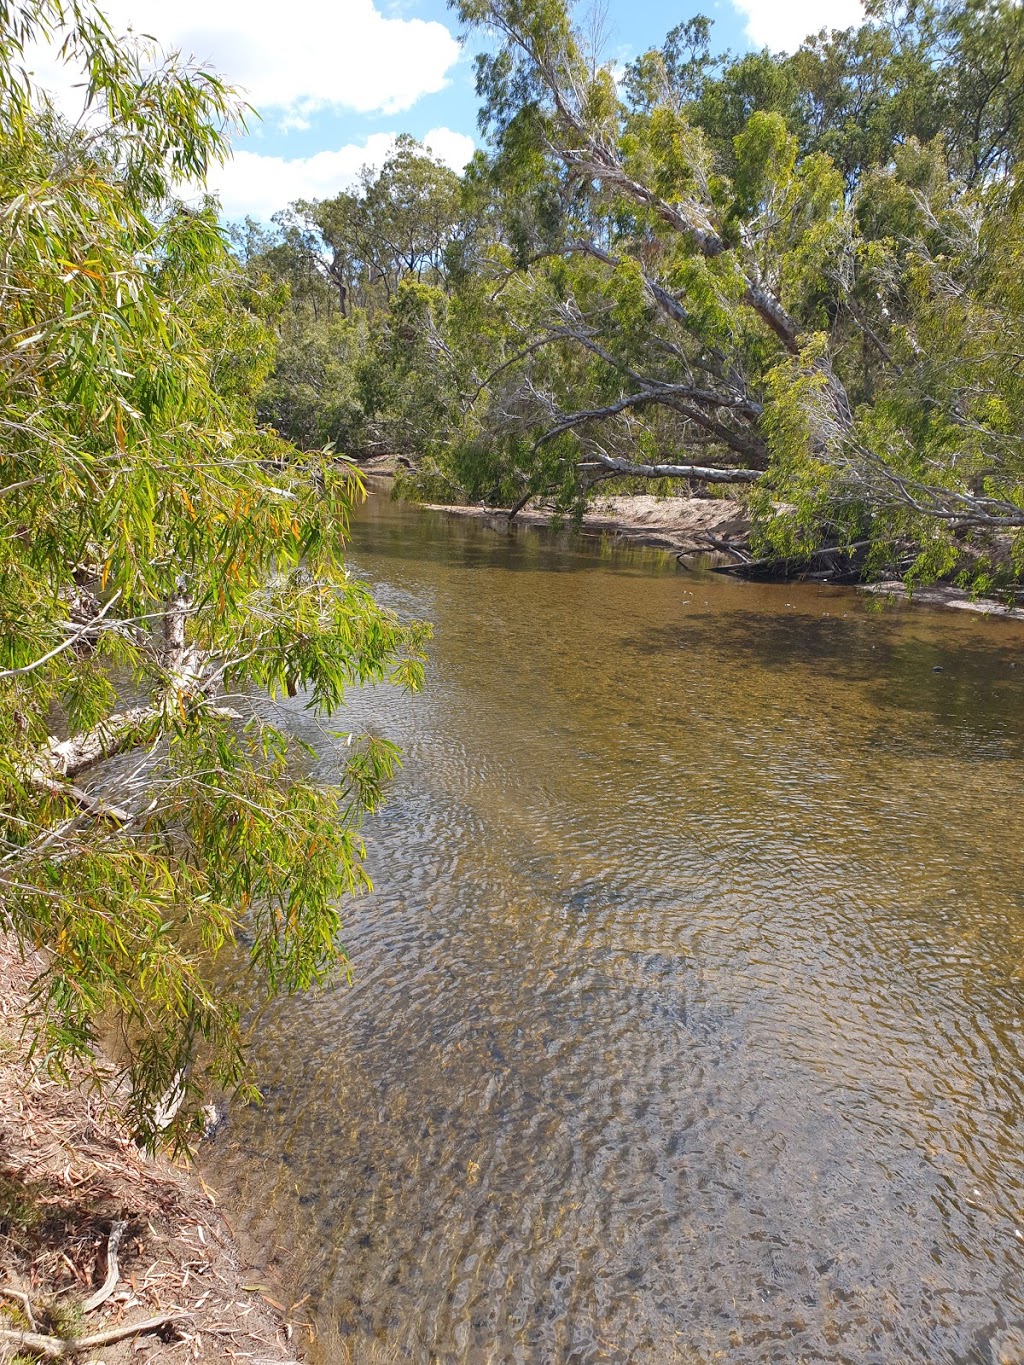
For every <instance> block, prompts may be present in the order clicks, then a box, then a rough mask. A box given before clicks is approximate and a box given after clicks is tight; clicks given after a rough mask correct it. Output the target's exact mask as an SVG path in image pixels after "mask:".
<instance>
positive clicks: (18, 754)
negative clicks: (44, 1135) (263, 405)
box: [0, 0, 425, 1142]
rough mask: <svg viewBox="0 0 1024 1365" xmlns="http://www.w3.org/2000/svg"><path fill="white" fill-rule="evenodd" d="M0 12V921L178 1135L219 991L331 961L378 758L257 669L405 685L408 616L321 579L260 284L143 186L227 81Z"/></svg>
mask: <svg viewBox="0 0 1024 1365" xmlns="http://www.w3.org/2000/svg"><path fill="white" fill-rule="evenodd" d="M47 32H53V33H56V34H57V35H58V36H59V37H61V38H63V41H64V42H65V44H66V46H67V49H68V50H69V51H73V52H77V53H79V54H80V55H81V56H82V57H84V59H85V60H86V62H87V65H88V70H89V73H90V82H91V83H90V89H89V94H90V97H91V99H92V103H93V107H94V111H95V114H96V116H95V118H93V119H92V120H91V121H90V122H88V123H87V124H85V125H83V126H82V127H71V126H70V125H68V124H66V123H64V122H63V121H62V120H61V118H60V117H59V116H58V115H57V113H56V112H55V111H54V110H53V109H52V108H51V107H50V105H49V104H48V103H47V101H46V99H45V96H43V95H42V94H40V93H38V92H35V93H33V92H30V90H29V88H28V85H27V81H26V78H25V77H24V75H23V74H22V72H21V64H22V59H23V47H24V44H25V43H26V42H28V41H30V40H32V39H34V38H36V37H38V36H40V35H43V34H45V33H47ZM0 34H2V35H3V36H2V41H0V128H2V130H3V131H2V134H0V184H2V211H0V243H2V251H0V260H2V262H3V265H2V268H0V291H2V299H3V307H2V311H0V317H2V323H0V387H2V403H0V426H2V430H3V450H4V457H3V462H2V464H0V499H2V501H3V505H4V509H5V514H6V520H7V527H8V534H7V535H5V536H4V537H3V539H2V541H0V639H2V644H0V693H2V704H0V788H2V804H3V810H4V816H3V824H2V844H0V882H2V897H3V898H2V901H0V926H2V927H3V928H4V929H6V930H9V931H13V933H14V934H15V936H16V937H17V939H18V940H19V941H20V942H21V943H22V944H23V945H24V946H25V947H27V948H39V949H41V950H42V951H43V952H44V954H45V956H46V961H47V964H48V965H47V968H46V970H45V971H44V973H43V974H42V976H41V977H40V978H39V980H38V982H37V983H36V993H35V1000H36V1003H37V1005H38V1008H39V1032H38V1033H37V1036H36V1047H37V1049H38V1050H39V1052H40V1053H41V1055H43V1056H44V1057H45V1058H46V1061H47V1062H48V1064H49V1065H50V1067H51V1068H52V1069H53V1070H54V1071H55V1072H56V1073H58V1074H60V1073H61V1072H63V1071H64V1069H65V1068H66V1067H67V1065H68V1063H69V1062H70V1061H71V1060H73V1059H88V1058H90V1057H91V1056H93V1055H94V1053H95V1049H96V1047H97V1042H98V1039H99V1038H100V1036H101V1034H102V1033H104V1032H105V1031H107V1030H108V1029H109V1028H110V1027H111V1026H115V1025H116V1030H117V1036H118V1039H119V1058H120V1060H121V1061H122V1063H123V1065H124V1068H125V1071H126V1074H127V1076H128V1078H129V1080H130V1082H131V1108H132V1114H133V1117H134V1120H135V1124H136V1127H137V1129H138V1131H139V1132H140V1134H141V1135H142V1136H143V1137H144V1138H146V1139H148V1140H151V1141H155V1140H157V1138H158V1137H159V1136H160V1132H159V1131H158V1111H159V1109H160V1101H161V1100H163V1101H164V1102H165V1103H166V1102H168V1101H170V1100H182V1101H183V1103H182V1104H181V1107H180V1108H179V1109H178V1111H177V1116H176V1117H175V1118H174V1120H173V1123H172V1124H171V1126H170V1127H169V1128H167V1129H166V1132H165V1133H164V1136H166V1137H168V1138H169V1139H170V1140H171V1141H173V1142H182V1141H184V1140H185V1138H186V1136H187V1134H188V1132H189V1130H190V1125H191V1124H192V1123H193V1122H194V1120H195V1115H196V1111H197V1106H198V1105H199V1102H200V1101H201V1099H202V1095H203V1092H204V1090H205V1089H206V1088H207V1087H208V1086H209V1085H211V1084H216V1085H225V1084H226V1085H228V1086H232V1087H241V1088H243V1089H244V1087H245V1086H246V1084H247V1072H246V1069H245V1064H244V1057H243V1053H242V1043H243V1040H244V1019H243V1009H244V1008H248V1007H249V1006H252V1005H254V1004H258V1002H259V1001H260V999H261V998H265V997H266V996H267V995H268V994H270V993H274V992H276V991H282V990H284V991H288V990H303V989H306V988H307V987H308V986H310V985H313V984H315V983H317V982H320V981H323V980H325V979H326V978H327V976H328V975H329V974H330V973H331V972H332V971H333V970H334V969H335V967H336V964H337V962H338V960H339V946H338V942H337V933H338V929H339V927H340V925H339V901H340V899H341V898H342V897H343V896H344V895H346V894H348V893H350V892H352V891H356V890H358V889H360V888H361V887H364V886H366V885H367V884H368V882H367V876H366V873H365V871H364V869H363V867H362V861H361V858H362V848H361V844H360V840H359V836H358V822H359V817H360V814H361V812H362V811H363V810H365V809H372V808H373V806H374V805H376V803H377V802H378V801H379V800H380V799H381V796H382V792H383V789H384V786H385V784H386V781H387V779H388V777H389V776H390V774H391V772H392V771H393V769H394V766H395V763H396V755H395V753H394V751H393V750H392V749H391V748H390V747H389V746H387V745H385V744H383V743H382V742H381V741H378V740H368V741H365V742H356V743H355V744H354V745H353V747H352V748H351V749H350V750H349V751H348V752H349V755H350V757H349V761H348V763H347V765H346V766H345V767H344V768H343V770H342V771H341V772H340V774H339V777H338V780H337V782H336V784H335V785H334V786H333V787H329V786H324V785H321V784H319V783H316V782H313V781H312V780H310V779H309V778H308V777H306V776H304V772H305V770H307V769H308V766H309V755H308V754H307V753H306V752H305V751H304V750H302V749H301V748H297V746H296V745H295V743H294V742H293V741H292V740H291V739H290V738H289V737H288V734H287V729H286V728H285V727H284V726H283V725H282V724H281V723H280V721H279V720H275V709H274V699H275V698H281V697H291V696H295V695H296V694H299V695H301V697H302V699H303V702H304V704H305V705H306V706H308V707H309V708H310V709H311V710H313V711H314V712H315V713H317V714H321V715H324V716H328V715H330V714H331V713H332V712H333V711H335V710H336V709H337V708H338V706H340V705H341V703H342V701H343V698H344V694H345V689H346V687H348V686H350V685H353V684H359V683H365V682H376V681H390V682H392V683H394V684H396V685H398V686H401V687H416V686H418V685H419V682H420V678H421V671H422V642H423V639H424V637H425V631H424V629H423V628H422V627H409V626H403V625H402V624H400V623H399V622H398V621H397V620H396V619H395V618H394V616H392V615H391V614H390V613H388V612H385V611H383V610H382V609H380V608H379V607H378V606H377V605H376V604H375V603H374V601H373V599H372V598H371V596H370V594H369V592H368V591H367V590H366V589H365V588H364V587H362V586H361V585H359V584H357V583H354V582H353V581H352V580H350V578H349V577H348V574H347V571H346V569H345V567H344V564H343V562H342V560H341V558H340V551H341V547H342V545H343V541H344V534H345V525H346V518H347V515H348V511H349V508H350V506H351V503H352V499H353V498H354V497H356V496H358V495H359V491H360V490H359V484H358V480H357V479H356V478H355V477H354V475H353V474H352V473H351V471H349V470H348V469H347V468H345V467H343V466H339V465H337V464H331V463H329V462H327V461H325V460H324V458H323V457H322V456H320V455H312V456H302V455H300V454H299V453H298V452H296V451H295V450H293V449H292V448H290V447H288V446H286V445H284V444H283V443H282V442H281V441H279V440H278V439H277V438H276V437H274V436H273V434H272V433H269V432H267V431H266V430H264V429H261V428H260V427H259V426H258V425H257V424H256V421H255V420H254V405H255V403H256V400H257V396H258V395H259V394H260V393H262V392H263V389H264V386H265V384H266V383H267V378H268V375H269V373H270V370H271V366H272V364H273V345H272V339H271V336H270V333H269V332H268V330H267V327H266V325H265V324H266V319H267V318H269V317H272V316H274V313H275V310H276V309H277V308H279V307H280V303H281V299H280V296H279V295H277V296H275V292H274V288H273V287H272V285H271V284H270V283H268V281H267V279H266V277H265V274H257V273H256V272H249V273H248V274H246V273H243V272H242V271H240V270H239V269H238V268H237V266H236V264H235V263H234V262H233V260H232V258H231V257H230V256H229V254H228V252H227V251H226V249H225V245H224V242H223V240H222V236H221V233H220V231H219V229H218V227H217V224H216V221H215V218H214V216H213V214H212V212H210V211H204V212H195V211H192V210H189V209H186V208H184V207H182V206H181V205H180V204H177V203H176V202H175V201H174V199H173V197H172V189H173V186H174V184H175V183H176V182H177V181H178V180H179V179H180V178H181V177H182V176H189V177H193V178H199V179H201V178H202V176H203V174H204V173H205V170H206V167H207V166H208V164H209V163H210V161H211V159H213V158H217V157H220V156H222V155H224V154H225V150H226V144H225V140H224V126H225V121H226V120H230V119H231V118H233V117H234V116H235V114H236V112H237V111H236V109H235V106H234V104H233V101H232V97H231V95H230V92H228V91H227V90H225V89H224V87H223V86H221V85H220V83H219V82H217V81H216V80H215V79H214V78H212V77H210V76H209V75H208V74H207V73H205V72H203V71H201V70H196V69H193V68H190V67H188V66H185V65H183V64H181V63H180V62H178V60H177V59H168V60H165V61H161V60H159V59H157V60H156V61H155V63H154V61H153V60H152V59H151V57H150V56H149V55H148V54H143V53H142V52H141V51H140V50H138V49H136V48H133V47H131V46H130V45H129V46H124V45H117V44H115V43H114V42H113V40H112V38H111V37H110V34H109V32H108V30H107V28H106V26H105V24H104V23H103V21H102V20H101V19H99V18H97V17H96V16H95V15H93V14H92V12H91V11H88V10H86V9H84V8H82V7H79V6H77V5H72V6H69V7H67V8H65V7H63V6H61V5H58V4H57V2H56V0H52V3H51V2H50V0H40V2H39V3H35V4H32V5H29V6H24V7H20V8H18V9H12V8H10V6H8V5H7V4H4V3H2V0H0ZM261 698H262V700H261ZM62 742H63V746H64V747H63V748H61V744H62ZM117 755H121V757H120V758H117ZM110 760H113V762H114V763H115V764H116V765H118V766H116V768H115V769H113V770H112V769H111V768H110V766H109V764H110ZM80 774H89V775H90V776H88V777H87V778H85V779H84V780H86V781H87V782H88V783H89V784H90V785H89V786H88V788H82V787H80V786H78V785H77V779H78V777H79V775H80ZM115 801H116V804H115ZM229 967H230V968H232V969H233V970H234V971H236V972H237V974H238V977H239V980H238V985H237V989H236V990H235V991H233V992H232V991H225V990H224V988H223V985H224V981H225V972H226V970H227V969H228V968H229Z"/></svg>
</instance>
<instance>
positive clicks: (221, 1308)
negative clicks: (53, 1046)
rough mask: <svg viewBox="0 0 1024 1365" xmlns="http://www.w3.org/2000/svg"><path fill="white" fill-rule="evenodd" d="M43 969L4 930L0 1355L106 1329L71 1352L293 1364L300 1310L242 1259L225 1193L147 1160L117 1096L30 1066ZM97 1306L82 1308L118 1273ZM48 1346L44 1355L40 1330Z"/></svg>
mask: <svg viewBox="0 0 1024 1365" xmlns="http://www.w3.org/2000/svg"><path fill="white" fill-rule="evenodd" d="M36 970H37V965H36V964H33V963H32V962H31V961H30V962H27V963H26V962H22V961H20V960H19V958H18V955H17V953H16V951H15V949H14V946H13V944H12V942H11V941H10V940H8V939H5V938H3V937H2V936H0V1361H2V1362H19V1363H20V1362H23V1361H24V1362H27V1361H35V1360H39V1359H47V1358H51V1359H52V1358H57V1357H56V1356H55V1355H54V1347H53V1338H58V1339H63V1340H67V1339H69V1338H70V1339H76V1340H77V1339H81V1338H89V1337H95V1336H107V1337H109V1336H111V1335H113V1334H114V1333H116V1332H118V1331H119V1329H122V1328H131V1327H133V1326H134V1325H136V1324H138V1323H144V1322H149V1321H150V1320H153V1319H161V1318H165V1319H166V1321H165V1322H164V1323H163V1325H162V1326H154V1327H153V1329H152V1330H148V1331H144V1332H141V1333H132V1334H131V1335H127V1336H123V1337H122V1338H121V1339H120V1340H116V1341H110V1342H109V1344H103V1345H101V1346H98V1347H96V1348H95V1349H88V1350H85V1351H81V1352H79V1353H74V1352H71V1353H67V1355H66V1357H65V1358H71V1359H74V1360H77V1361H80V1362H83V1363H84V1362H91V1365H126V1362H129V1361H131V1362H135V1363H136V1365H145V1363H146V1362H152V1365H172V1362H173V1363H174V1365H185V1362H193V1361H202V1362H204V1363H206V1365H221V1362H223V1365H228V1362H243V1361H244V1362H249V1363H250V1365H260V1362H266V1365H270V1362H282V1361H298V1360H300V1359H302V1352H301V1345H302V1342H303V1339H304V1337H305V1329H304V1328H303V1327H302V1325H301V1322H300V1319H301V1316H302V1312H301V1309H302V1306H301V1304H292V1305H289V1304H283V1303H279V1302H276V1301H275V1300H274V1298H273V1291H272V1290H269V1291H268V1290H267V1288H266V1287H265V1285H262V1284H260V1283H259V1281H258V1278H256V1277H255V1276H254V1275H253V1274H251V1273H247V1272H246V1269H245V1267H244V1265H243V1264H242V1263H241V1261H240V1258H239V1255H238V1252H237V1249H236V1247H235V1242H234V1237H233V1235H232V1232H231V1229H230V1227H229V1225H228V1222H227V1220H226V1218H225V1216H224V1214H223V1212H222V1211H221V1210H220V1209H219V1208H218V1200H217V1196H216V1194H215V1193H214V1192H213V1191H212V1190H210V1189H209V1188H208V1187H207V1186H206V1185H205V1183H204V1182H203V1181H202V1179H201V1178H200V1177H199V1176H198V1175H197V1174H195V1172H194V1171H192V1170H189V1169H184V1168H180V1167H178V1166H175V1165H172V1164H171V1163H170V1162H169V1161H166V1160H164V1159H160V1158H158V1159H155V1160H153V1159H150V1158H147V1157H146V1156H144V1155H143V1154H142V1153H141V1152H140V1151H139V1149H138V1148H137V1147H136V1145H135V1144H134V1142H133V1141H132V1140H131V1138H130V1137H129V1135H128V1133H127V1132H126V1130H125V1129H124V1126H123V1125H122V1124H121V1123H120V1122H119V1119H118V1116H117V1109H116V1101H115V1100H114V1099H113V1098H112V1092H106V1093H104V1092H103V1091H100V1092H99V1093H90V1092H89V1090H88V1089H87V1088H85V1086H84V1084H83V1085H78V1086H75V1087H74V1088H72V1089H70V1090H65V1089H63V1088H62V1087H61V1086H59V1085H57V1084H55V1083H54V1082H53V1081H51V1080H50V1079H49V1078H48V1077H46V1076H45V1075H44V1074H42V1073H41V1072H40V1070H39V1069H38V1068H37V1067H34V1066H31V1065H28V1064H26V1061H25V1046H24V1043H23V1041H22V1040H21V1026H22V1020H23V1018H24V1012H25V1003H26V999H27V993H28V986H29V983H30V982H31V980H32V977H33V975H34V974H35V971H36ZM118 1227H120V1229H121V1233H120V1244H119V1246H116V1248H115V1257H116V1261H117V1278H116V1281H114V1283H113V1288H112V1292H110V1293H109V1295H108V1297H106V1298H105V1299H104V1301H103V1302H102V1303H101V1304H98V1305H97V1306H96V1307H95V1308H94V1309H92V1310H91V1311H85V1312H83V1309H82V1305H83V1303H86V1302H88V1300H89V1299H90V1298H91V1297H92V1296H93V1295H95V1294H96V1293H97V1291H98V1290H99V1289H100V1288H101V1287H103V1286H104V1285H107V1284H108V1282H109V1281H110V1280H111V1275H110V1265H109V1262H108V1257H107V1248H108V1245H109V1243H110V1241H111V1234H112V1232H113V1231H114V1230H115V1229H116V1228H118ZM23 1332H28V1333H32V1332H34V1333H35V1334H36V1335H37V1336H38V1337H40V1338H44V1339H46V1338H48V1339H49V1340H50V1344H49V1349H47V1348H46V1347H44V1346H43V1345H42V1344H40V1343H39V1342H36V1343H35V1348H33V1343H32V1342H31V1338H29V1339H27V1340H24V1341H23V1340H19V1336H20V1334H21V1333H23Z"/></svg>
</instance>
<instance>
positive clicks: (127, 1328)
mask: <svg viewBox="0 0 1024 1365" xmlns="http://www.w3.org/2000/svg"><path fill="white" fill-rule="evenodd" d="M185 1316H186V1315H185V1314H184V1313H161V1314H160V1316H159V1317H156V1318H145V1319H144V1320H143V1321H142V1322H132V1323H124V1324H122V1326H120V1327H108V1328H107V1329H106V1331H103V1332H93V1333H91V1334H90V1335H89V1336H87V1337H48V1336H43V1335H41V1334H40V1333H39V1332H7V1331H3V1330H0V1341H9V1342H10V1343H11V1345H12V1346H16V1347H20V1348H21V1349H22V1350H24V1351H34V1352H35V1353H36V1354H37V1355H42V1356H46V1358H47V1359H48V1360H65V1359H67V1357H68V1356H76V1355H81V1353H82V1352H83V1351H93V1350H95V1349H96V1348H97V1347H99V1346H111V1345H113V1343H114V1342H115V1341H123V1340H124V1339H125V1337H136V1336H140V1335H141V1334H142V1333H144V1332H158V1331H159V1330H160V1328H161V1327H167V1326H168V1325H169V1324H170V1323H172V1322H177V1321H180V1320H181V1319H182V1318H184V1317H185Z"/></svg>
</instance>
